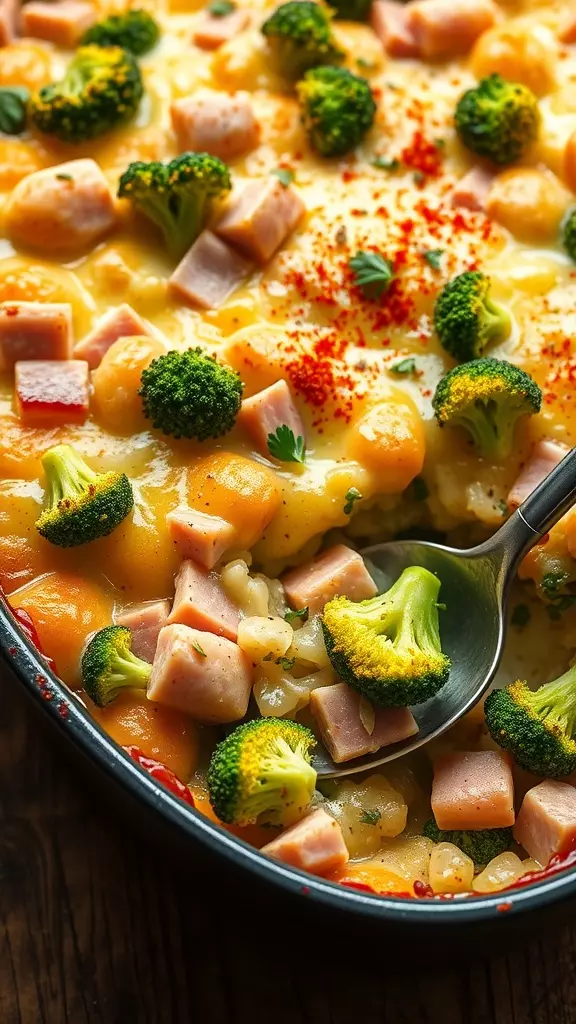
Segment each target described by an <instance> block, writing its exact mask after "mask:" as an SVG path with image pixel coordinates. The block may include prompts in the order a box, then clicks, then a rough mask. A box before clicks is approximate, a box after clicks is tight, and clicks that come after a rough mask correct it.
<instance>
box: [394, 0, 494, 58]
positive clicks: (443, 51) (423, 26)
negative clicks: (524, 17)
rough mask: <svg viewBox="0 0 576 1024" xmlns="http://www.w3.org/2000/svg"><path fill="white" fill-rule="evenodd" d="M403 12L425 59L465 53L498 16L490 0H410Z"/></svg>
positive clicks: (456, 55)
mask: <svg viewBox="0 0 576 1024" xmlns="http://www.w3.org/2000/svg"><path fill="white" fill-rule="evenodd" d="M407 12H408V22H409V26H410V28H411V30H412V32H413V33H414V36H415V37H416V42H417V44H418V49H419V52H420V56H421V57H423V58H425V59H427V60H435V59H437V58H440V57H458V56H461V55H463V54H466V53H468V51H469V50H470V49H471V48H472V44H473V43H474V42H475V41H476V39H477V38H478V36H480V35H482V33H483V32H486V30H487V29H489V28H492V26H493V25H494V24H495V23H496V20H497V17H498V9H497V7H496V5H495V4H494V3H492V0H457V2H455V0H414V2H413V3H410V4H408V8H407Z"/></svg>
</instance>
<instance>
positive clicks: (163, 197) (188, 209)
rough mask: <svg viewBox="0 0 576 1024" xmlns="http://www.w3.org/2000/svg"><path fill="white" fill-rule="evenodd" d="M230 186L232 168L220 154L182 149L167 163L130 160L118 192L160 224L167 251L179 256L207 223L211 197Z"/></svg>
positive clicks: (223, 191)
mask: <svg viewBox="0 0 576 1024" xmlns="http://www.w3.org/2000/svg"><path fill="white" fill-rule="evenodd" d="M231 188H232V182H231V180H230V170H229V168H228V166H227V165H226V164H225V163H223V162H222V160H219V159H218V157H217V156H211V155H210V154H209V153H182V154H181V155H180V156H177V157H175V159H174V160H171V161H170V163H167V164H163V163H159V162H158V161H155V160H154V161H151V162H150V163H144V162H142V161H140V160H138V161H136V162H135V163H132V164H129V166H128V167H127V169H126V170H125V171H124V174H123V175H122V177H121V178H120V182H119V185H118V195H119V196H120V198H122V199H130V200H131V202H132V203H133V204H134V206H135V207H136V208H137V209H138V210H140V211H141V212H142V213H144V214H145V215H146V216H147V217H149V218H150V220H151V221H153V222H154V224H156V225H157V226H158V227H159V228H160V230H161V231H162V233H163V235H164V239H165V242H166V248H167V249H168V252H169V253H170V255H171V256H172V257H174V259H180V258H181V257H182V256H183V255H184V253H185V252H186V251H187V249H189V248H190V246H191V245H192V242H193V241H194V240H195V239H196V238H197V237H198V235H199V234H200V232H201V230H202V228H203V227H204V223H205V221H206V218H207V217H208V214H209V212H210V204H211V202H212V200H213V199H215V198H216V197H217V196H222V195H223V194H224V193H225V192H229V191H230V189H231Z"/></svg>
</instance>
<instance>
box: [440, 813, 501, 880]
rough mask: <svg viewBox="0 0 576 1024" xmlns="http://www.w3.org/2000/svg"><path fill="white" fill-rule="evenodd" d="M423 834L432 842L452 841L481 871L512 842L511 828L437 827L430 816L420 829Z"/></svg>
mask: <svg viewBox="0 0 576 1024" xmlns="http://www.w3.org/2000/svg"><path fill="white" fill-rule="evenodd" d="M422 831H423V833H424V835H425V836H426V837H427V838H428V839H431V840H432V842H434V843H452V845H453V846H457V847H458V849H459V850H462V853H465V854H466V855H467V856H468V857H470V859H471V860H473V861H474V867H475V868H476V869H477V870H478V871H481V870H482V868H485V867H486V865H487V864H489V863H490V861H491V860H492V859H493V858H494V857H498V856H499V855H500V854H501V853H506V851H507V850H509V849H510V847H511V846H512V843H513V841H514V840H513V836H512V829H511V828H479V829H463V830H458V831H452V830H446V829H441V828H438V825H437V824H436V822H435V820H434V818H430V820H429V821H427V822H426V824H425V825H424V828H423V829H422Z"/></svg>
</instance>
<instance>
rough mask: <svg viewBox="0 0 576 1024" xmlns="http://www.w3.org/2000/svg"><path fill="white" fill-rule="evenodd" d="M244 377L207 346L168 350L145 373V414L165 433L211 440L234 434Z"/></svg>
mask: <svg viewBox="0 0 576 1024" xmlns="http://www.w3.org/2000/svg"><path fill="white" fill-rule="evenodd" d="M242 388H243V385H242V381H241V380H240V377H239V375H238V374H237V373H236V372H235V371H234V370H231V369H229V367H227V366H222V365H221V364H220V363H217V362H216V360H215V359H214V358H213V356H207V355H206V354H205V353H204V352H203V351H202V349H201V348H189V349H187V350H186V351H185V352H176V351H172V352H167V353H166V355H164V356H158V359H154V361H153V362H152V363H150V366H148V367H147V369H145V370H143V371H142V377H141V388H140V391H139V392H138V393H139V395H140V396H141V398H142V404H143V406H144V415H145V416H147V417H148V419H149V420H152V425H153V426H154V427H156V429H157V430H161V431H162V433H164V434H172V435H173V436H174V437H177V438H178V437H195V438H196V439H197V440H198V441H205V440H206V438H208V437H220V436H221V435H222V434H227V433H228V431H229V430H232V427H233V426H234V423H235V422H236V416H237V415H238V412H239V409H240V405H241V403H242Z"/></svg>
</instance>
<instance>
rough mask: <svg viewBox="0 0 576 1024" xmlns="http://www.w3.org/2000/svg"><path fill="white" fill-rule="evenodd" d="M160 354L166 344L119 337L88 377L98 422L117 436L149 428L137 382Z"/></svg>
mask: <svg viewBox="0 0 576 1024" xmlns="http://www.w3.org/2000/svg"><path fill="white" fill-rule="evenodd" d="M164 352H166V345H165V344H164V343H163V342H162V341H160V340H159V339H157V338H148V337H142V338H138V337H135V338H119V339H118V341H115V342H114V344H113V345H111V346H110V348H109V349H108V351H107V352H106V354H105V356H104V358H103V360H102V362H101V363H100V366H99V367H98V369H97V370H95V371H94V374H93V376H92V384H93V386H94V409H95V418H96V420H97V421H98V422H99V423H101V424H102V425H103V426H105V427H107V428H108V429H109V430H112V431H117V432H118V433H119V434H131V433H133V432H134V431H138V430H144V429H145V428H146V427H147V426H149V425H150V424H149V422H148V421H147V420H146V417H145V416H144V412H143V409H142V399H141V398H140V396H139V394H138V391H139V389H140V379H141V376H142V370H145V369H146V367H147V366H149V365H150V363H151V362H152V360H153V359H156V358H157V357H158V356H160V355H163V353H164Z"/></svg>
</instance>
